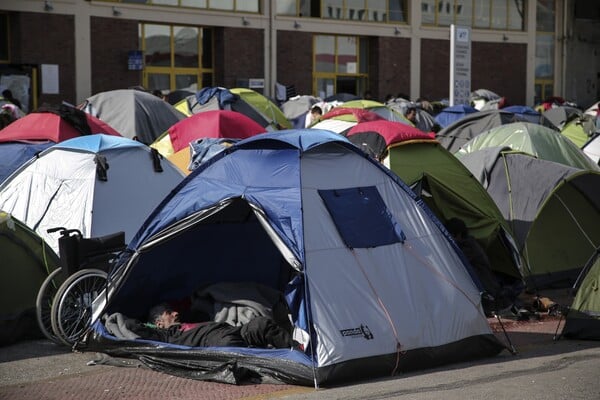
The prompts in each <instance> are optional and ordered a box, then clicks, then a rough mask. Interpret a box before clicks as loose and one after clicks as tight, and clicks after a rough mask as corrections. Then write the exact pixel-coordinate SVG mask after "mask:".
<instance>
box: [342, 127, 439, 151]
mask: <svg viewBox="0 0 600 400" xmlns="http://www.w3.org/2000/svg"><path fill="white" fill-rule="evenodd" d="M346 137H347V138H348V140H350V141H351V142H352V143H354V144H355V145H356V146H358V147H360V148H361V149H363V151H365V152H366V153H368V154H371V155H373V156H374V157H375V158H376V159H378V160H382V158H383V156H384V155H385V154H387V149H388V147H389V146H391V145H393V144H395V143H399V142H405V141H409V140H416V141H420V140H426V141H430V140H435V139H434V134H433V133H430V134H427V133H425V132H423V131H421V130H420V129H418V128H415V127H412V126H409V125H406V124H402V123H399V122H393V121H388V120H379V121H367V122H360V123H358V124H356V125H355V126H353V127H352V128H350V130H348V132H347V133H346Z"/></svg>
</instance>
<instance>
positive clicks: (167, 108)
mask: <svg viewBox="0 0 600 400" xmlns="http://www.w3.org/2000/svg"><path fill="white" fill-rule="evenodd" d="M82 109H83V111H85V112H87V113H89V114H91V115H93V116H94V117H96V118H99V119H100V120H102V121H104V122H106V123H107V124H109V125H110V126H112V127H113V128H115V129H116V130H117V131H118V132H120V133H121V134H122V135H123V136H125V137H128V138H130V139H134V138H136V139H137V140H139V141H140V142H142V143H144V144H147V145H150V144H151V143H152V142H154V140H156V138H158V137H159V136H160V135H161V134H162V133H164V132H165V131H166V130H167V129H169V128H170V127H171V125H173V124H175V123H177V122H179V121H181V120H182V119H184V118H185V117H186V116H185V115H184V114H183V113H181V112H179V111H178V110H176V109H175V108H174V107H173V106H172V105H170V104H169V103H167V102H166V101H164V100H162V99H160V98H158V97H157V96H154V95H153V94H151V93H148V92H144V91H141V90H135V89H118V90H110V91H107V92H101V93H97V94H95V95H93V96H91V97H88V98H87V100H86V101H85V102H84V104H83V105H82Z"/></svg>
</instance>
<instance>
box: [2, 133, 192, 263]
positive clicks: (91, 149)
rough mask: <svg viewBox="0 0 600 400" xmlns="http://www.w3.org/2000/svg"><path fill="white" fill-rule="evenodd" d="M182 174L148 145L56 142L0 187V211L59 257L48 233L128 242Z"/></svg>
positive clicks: (112, 140) (108, 140)
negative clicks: (120, 235)
mask: <svg viewBox="0 0 600 400" xmlns="http://www.w3.org/2000/svg"><path fill="white" fill-rule="evenodd" d="M183 177H184V175H183V174H182V173H181V172H180V171H179V169H178V168H177V167H175V166H174V165H173V164H171V163H170V162H169V161H167V160H160V158H159V156H158V154H156V153H154V152H153V151H152V150H151V149H150V148H149V147H148V146H146V145H144V144H142V143H140V142H136V141H134V140H131V139H127V138H123V137H118V136H108V135H104V134H97V135H89V136H82V137H79V138H74V139H69V140H66V141H64V142H61V143H58V144H56V145H54V146H52V147H50V148H48V149H47V150H45V151H44V152H42V153H40V155H39V156H38V157H37V158H33V159H32V160H30V161H29V162H27V163H25V164H24V165H23V166H21V167H20V168H19V169H18V170H17V171H15V173H14V174H13V175H11V177H9V178H8V179H7V180H5V181H4V182H3V183H2V185H1V186H0V209H2V210H4V211H6V212H8V213H11V214H12V215H13V216H14V217H15V218H17V219H19V220H21V221H22V222H23V223H25V224H26V225H27V226H28V227H29V228H31V229H33V230H34V231H36V232H37V234H38V235H40V236H41V237H42V238H43V239H44V240H45V241H46V242H47V243H48V244H49V245H50V246H51V247H52V248H53V249H54V250H55V251H56V252H57V254H58V235H57V234H49V233H48V232H47V230H48V229H50V228H55V227H65V228H67V229H79V230H80V231H81V232H82V234H83V236H84V237H92V236H102V235H107V234H110V233H114V232H118V231H124V232H125V239H126V241H129V240H130V239H131V238H132V236H133V235H134V234H135V232H136V231H137V230H138V229H139V227H140V225H141V224H142V223H143V222H144V219H145V218H146V217H147V216H148V214H149V213H150V211H152V210H153V209H154V207H156V206H157V205H158V203H159V202H160V201H161V200H162V199H163V198H164V197H165V196H166V195H167V194H168V193H169V192H170V191H171V189H173V188H174V187H175V186H176V185H177V184H178V183H179V182H180V181H182V180H183Z"/></svg>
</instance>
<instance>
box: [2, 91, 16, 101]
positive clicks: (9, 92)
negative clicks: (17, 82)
mask: <svg viewBox="0 0 600 400" xmlns="http://www.w3.org/2000/svg"><path fill="white" fill-rule="evenodd" d="M2 97H6V98H7V99H12V98H13V94H12V92H11V91H10V89H4V90H3V91H2Z"/></svg>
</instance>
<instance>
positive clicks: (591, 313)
mask: <svg viewBox="0 0 600 400" xmlns="http://www.w3.org/2000/svg"><path fill="white" fill-rule="evenodd" d="M598 251H600V250H597V251H596V254H595V258H592V259H590V262H589V265H588V267H589V268H586V269H585V270H584V271H582V274H581V275H582V276H581V278H582V281H581V283H580V284H579V285H578V287H577V288H576V289H577V293H576V295H575V299H574V300H573V304H572V305H571V308H570V310H569V311H568V313H567V316H566V323H565V326H564V328H563V331H562V334H563V336H565V337H567V338H572V339H593V340H600V253H599V252H598Z"/></svg>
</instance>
